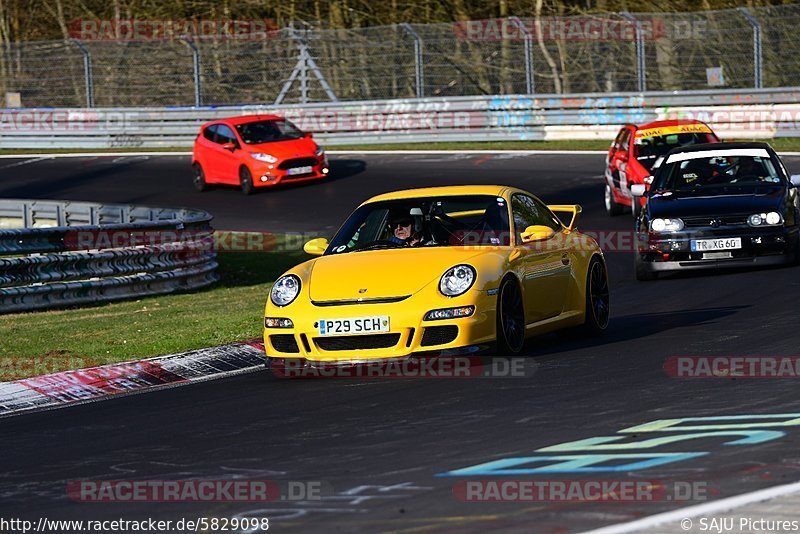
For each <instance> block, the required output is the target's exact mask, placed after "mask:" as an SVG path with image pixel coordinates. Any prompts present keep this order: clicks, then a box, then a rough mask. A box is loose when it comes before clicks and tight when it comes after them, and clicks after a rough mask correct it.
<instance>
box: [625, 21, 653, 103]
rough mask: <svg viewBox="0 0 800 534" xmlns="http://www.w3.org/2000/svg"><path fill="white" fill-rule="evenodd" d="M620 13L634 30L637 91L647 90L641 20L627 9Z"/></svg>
mask: <svg viewBox="0 0 800 534" xmlns="http://www.w3.org/2000/svg"><path fill="white" fill-rule="evenodd" d="M620 15H621V16H622V17H623V18H625V19H627V20H629V21H631V22H632V23H633V27H634V30H635V31H636V77H637V79H638V86H639V92H640V93H644V92H645V91H647V70H646V67H647V65H646V63H645V58H644V29H643V28H642V22H641V21H640V20H639V19H637V18H636V17H634V16H633V15H632V14H631V13H629V12H627V11H622V12H620Z"/></svg>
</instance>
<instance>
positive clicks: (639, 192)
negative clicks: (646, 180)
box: [631, 184, 647, 197]
mask: <svg viewBox="0 0 800 534" xmlns="http://www.w3.org/2000/svg"><path fill="white" fill-rule="evenodd" d="M646 191H647V188H646V187H645V185H644V184H633V185H632V186H631V195H633V196H635V197H643V196H644V194H645V192H646Z"/></svg>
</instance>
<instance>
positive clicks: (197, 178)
mask: <svg viewBox="0 0 800 534" xmlns="http://www.w3.org/2000/svg"><path fill="white" fill-rule="evenodd" d="M192 174H193V176H192V182H193V183H194V188H195V189H197V190H198V191H200V192H201V193H202V192H203V191H208V183H206V173H205V172H203V167H201V166H200V164H199V163H195V164H194V165H192Z"/></svg>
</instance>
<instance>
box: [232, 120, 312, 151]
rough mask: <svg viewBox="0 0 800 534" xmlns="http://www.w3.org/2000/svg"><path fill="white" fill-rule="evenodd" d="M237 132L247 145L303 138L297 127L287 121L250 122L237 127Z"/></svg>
mask: <svg viewBox="0 0 800 534" xmlns="http://www.w3.org/2000/svg"><path fill="white" fill-rule="evenodd" d="M236 131H237V132H239V135H240V136H241V138H242V141H244V142H245V144H247V145H258V144H261V143H272V142H274V141H288V140H290V139H300V138H301V137H303V132H301V131H300V130H299V129H298V128H297V126H295V125H294V124H292V123H291V122H289V121H287V120H283V119H281V120H268V121H257V122H248V123H245V124H239V125H237V126H236Z"/></svg>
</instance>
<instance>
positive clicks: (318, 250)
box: [303, 237, 328, 256]
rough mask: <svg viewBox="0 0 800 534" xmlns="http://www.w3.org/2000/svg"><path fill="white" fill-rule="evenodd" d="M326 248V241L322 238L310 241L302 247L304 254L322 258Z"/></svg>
mask: <svg viewBox="0 0 800 534" xmlns="http://www.w3.org/2000/svg"><path fill="white" fill-rule="evenodd" d="M327 248H328V240H327V239H325V238H324V237H318V238H316V239H312V240H311V241H309V242H308V243H306V244H305V245H303V250H304V251H305V253H306V254H311V255H312V256H322V255H323V254H325V250H326V249H327Z"/></svg>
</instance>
